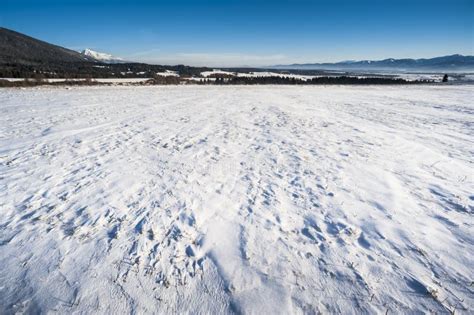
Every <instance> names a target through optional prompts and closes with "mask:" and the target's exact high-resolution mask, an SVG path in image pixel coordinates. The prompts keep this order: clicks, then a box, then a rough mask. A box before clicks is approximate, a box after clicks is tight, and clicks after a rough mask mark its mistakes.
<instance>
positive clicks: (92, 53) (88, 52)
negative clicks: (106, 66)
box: [81, 48, 124, 63]
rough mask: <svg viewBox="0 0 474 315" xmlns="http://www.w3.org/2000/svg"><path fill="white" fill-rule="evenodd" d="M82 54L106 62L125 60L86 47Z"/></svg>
mask: <svg viewBox="0 0 474 315" xmlns="http://www.w3.org/2000/svg"><path fill="white" fill-rule="evenodd" d="M81 54H83V55H85V56H87V57H91V58H94V59H95V60H97V61H102V62H106V63H116V62H123V61H124V60H123V59H122V58H119V57H115V56H112V55H111V54H107V53H102V52H97V51H94V50H92V49H89V48H86V49H84V50H83V51H82V52H81Z"/></svg>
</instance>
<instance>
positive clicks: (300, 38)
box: [0, 0, 474, 66]
mask: <svg viewBox="0 0 474 315" xmlns="http://www.w3.org/2000/svg"><path fill="white" fill-rule="evenodd" d="M473 4H474V0H443V1H439V0H430V1H428V0H411V1H406V0H385V1H383V0H380V1H375V0H366V1H342V0H333V1H330V0H324V1H298V0H295V1H278V0H274V1H259V0H255V1H225V0H221V1H180V0H176V1H139V0H137V1H119V0H116V1H113V0H109V1H105V0H104V1H101V0H97V1H90V0H81V1H76V0H70V1H68V0H63V1H59V0H56V1H54V0H49V1H48V0H45V1H41V0H36V1H31V0H30V1H22V0H0V25H1V26H3V27H6V28H10V29H13V30H16V31H19V32H22V33H26V34H28V35H30V36H33V37H36V38H39V39H42V40H45V41H48V42H51V43H55V44H58V45H61V46H65V47H68V48H71V49H76V50H81V49H84V48H91V49H94V50H98V51H103V52H108V53H111V54H114V55H117V56H120V57H123V58H126V59H129V60H137V61H145V62H152V63H163V64H176V63H185V64H191V65H209V66H240V65H251V66H253V65H272V64H282V63H293V62H299V63H301V62H332V61H341V60H354V59H384V58H389V57H394V58H402V57H413V58H419V57H434V56H440V55H448V54H455V53H459V54H465V55H473V54H474V52H473V51H474V35H473V33H474V26H473V25H474V5H473Z"/></svg>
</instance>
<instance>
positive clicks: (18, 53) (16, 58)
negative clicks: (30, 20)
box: [0, 27, 95, 65]
mask: <svg viewBox="0 0 474 315" xmlns="http://www.w3.org/2000/svg"><path fill="white" fill-rule="evenodd" d="M71 62H95V59H93V58H91V57H88V56H85V55H82V54H80V53H78V52H77V51H74V50H70V49H66V48H63V47H60V46H56V45H52V44H49V43H46V42H43V41H41V40H38V39H35V38H32V37H30V36H27V35H24V34H20V33H17V32H15V31H12V30H9V29H6V28H3V27H0V64H23V65H38V64H45V63H71Z"/></svg>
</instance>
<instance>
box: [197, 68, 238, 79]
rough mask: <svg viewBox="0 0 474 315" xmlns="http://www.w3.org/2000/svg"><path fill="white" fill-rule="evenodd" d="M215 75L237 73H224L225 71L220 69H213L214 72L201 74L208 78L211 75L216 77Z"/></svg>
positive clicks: (232, 73) (233, 73)
mask: <svg viewBox="0 0 474 315" xmlns="http://www.w3.org/2000/svg"><path fill="white" fill-rule="evenodd" d="M215 74H224V75H232V76H233V75H235V72H229V71H223V70H220V69H212V71H203V72H201V76H203V77H205V78H207V77H209V76H211V75H215Z"/></svg>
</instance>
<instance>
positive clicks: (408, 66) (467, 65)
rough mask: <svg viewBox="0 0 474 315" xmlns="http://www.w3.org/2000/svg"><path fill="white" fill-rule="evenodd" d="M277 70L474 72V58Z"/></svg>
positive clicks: (294, 66)
mask: <svg viewBox="0 0 474 315" xmlns="http://www.w3.org/2000/svg"><path fill="white" fill-rule="evenodd" d="M271 68H276V69H299V70H304V69H306V70H315V69H320V70H401V71H416V70H422V71H454V70H464V71H474V56H463V55H458V54H456V55H449V56H442V57H435V58H423V59H409V58H405V59H394V58H388V59H383V60H360V61H341V62H336V63H304V64H290V65H276V66H272V67H271Z"/></svg>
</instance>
